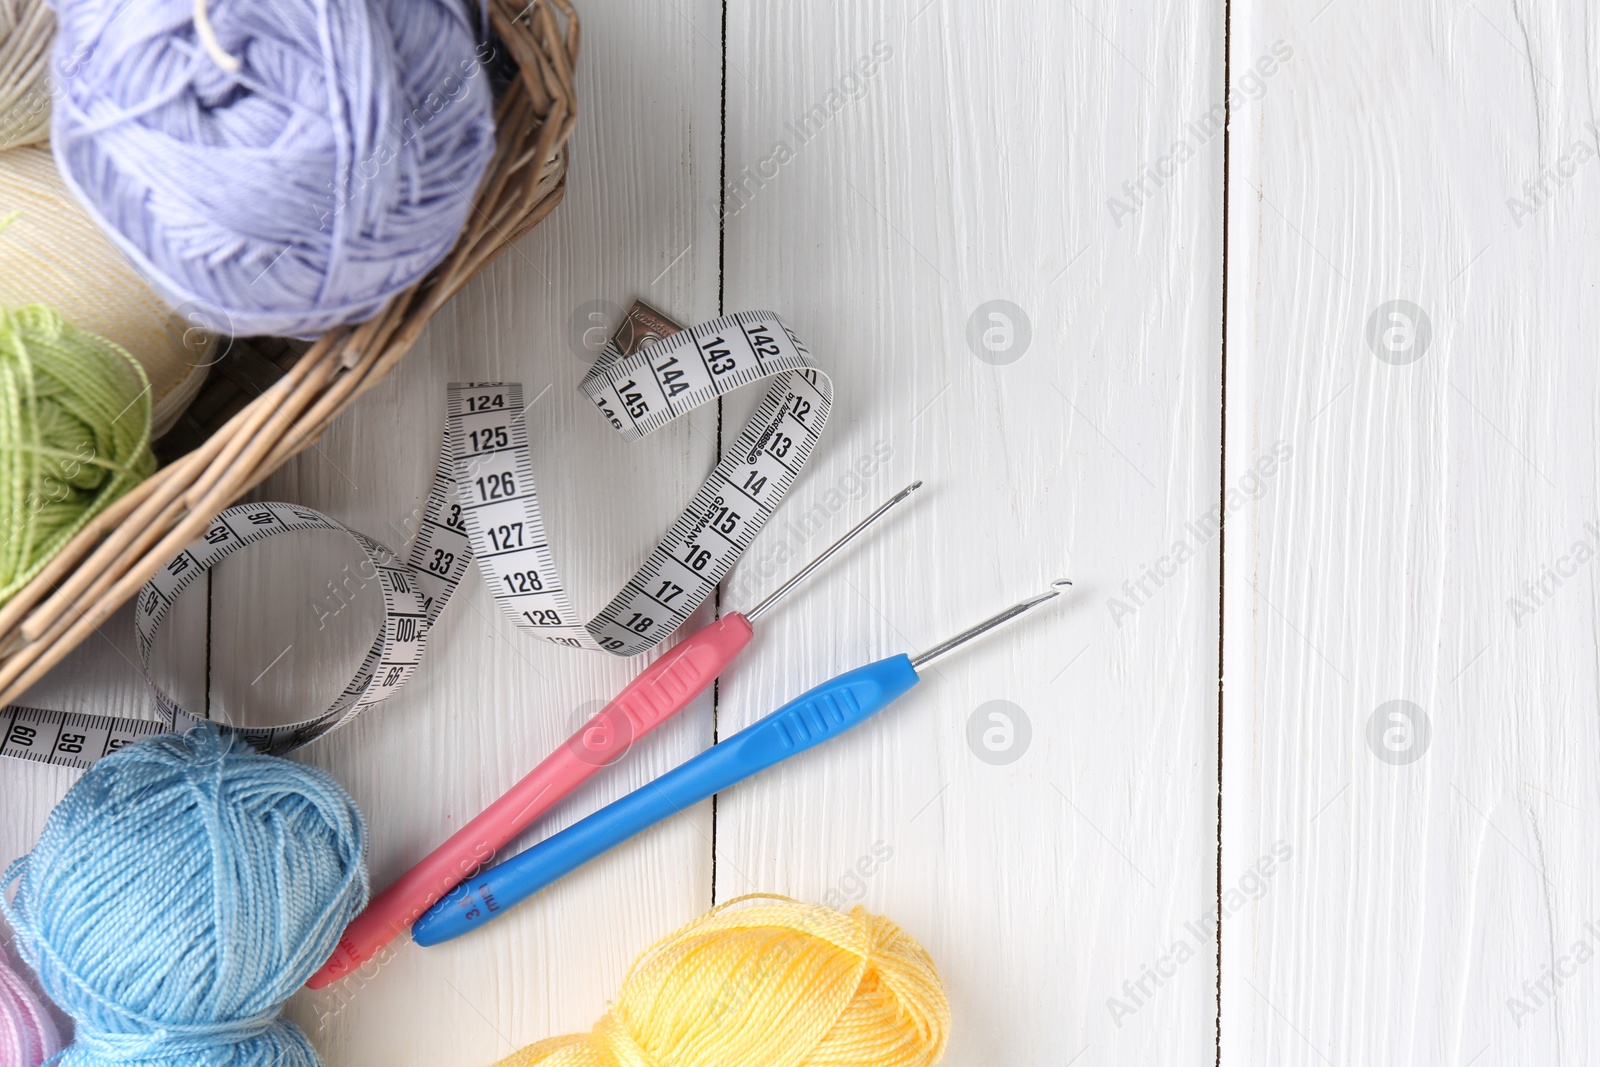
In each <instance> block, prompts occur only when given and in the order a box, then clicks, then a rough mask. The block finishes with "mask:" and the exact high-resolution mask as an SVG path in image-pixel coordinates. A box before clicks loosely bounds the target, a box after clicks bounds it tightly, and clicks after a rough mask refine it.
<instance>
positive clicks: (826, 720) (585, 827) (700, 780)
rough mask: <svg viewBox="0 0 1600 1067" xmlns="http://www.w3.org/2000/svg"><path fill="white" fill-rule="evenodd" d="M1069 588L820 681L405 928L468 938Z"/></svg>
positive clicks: (847, 724)
mask: <svg viewBox="0 0 1600 1067" xmlns="http://www.w3.org/2000/svg"><path fill="white" fill-rule="evenodd" d="M1071 584H1072V583H1071V582H1068V581H1066V580H1065V579H1063V580H1060V581H1057V582H1053V583H1051V586H1050V588H1049V589H1048V590H1046V591H1045V592H1043V593H1040V594H1039V595H1038V596H1034V597H1029V598H1028V599H1027V600H1024V601H1022V602H1021V603H1018V604H1013V605H1012V606H1011V607H1009V608H1007V609H1006V610H1004V611H1002V612H1000V613H999V614H997V615H993V616H990V617H989V618H987V619H985V620H983V621H982V622H980V623H978V624H977V625H976V626H973V627H970V628H969V629H966V630H963V631H962V632H961V633H959V634H957V635H955V636H954V637H952V638H950V639H949V640H947V641H943V642H941V643H939V644H937V645H935V646H934V647H932V648H930V649H929V650H928V651H926V652H923V653H921V654H920V655H918V656H916V657H911V656H906V655H899V656H890V657H889V658H888V659H884V660H879V661H878V662H876V663H869V664H867V665H866V666H865V667H857V668H856V669H855V670H853V671H847V672H845V673H844V674H841V675H839V676H838V677H836V678H832V679H829V680H828V681H826V682H823V683H822V684H821V685H819V686H817V687H816V688H815V689H812V690H810V691H809V692H807V693H805V694H804V695H802V696H799V697H797V698H795V699H794V700H791V701H790V702H789V703H787V704H785V705H784V706H783V707H781V708H779V709H778V710H777V711H775V712H773V713H772V714H771V715H768V716H767V717H766V718H764V719H761V720H759V721H757V722H756V723H754V724H752V725H750V726H748V727H746V728H745V729H743V730H740V731H739V732H738V733H736V734H734V735H733V736H732V737H730V738H728V739H727V740H726V741H723V742H721V743H719V744H716V745H713V746H712V747H711V748H709V749H707V750H706V751H705V752H702V753H700V755H698V756H695V757H694V758H693V759H691V760H689V761H688V762H686V763H684V764H682V765H681V766H679V767H677V768H675V769H674V770H670V771H668V772H667V773H666V774H663V775H662V776H661V777H659V778H657V779H656V780H655V781H653V782H650V783H649V784H647V785H644V786H641V787H640V788H638V789H636V790H634V791H633V792H632V793H629V794H628V795H627V796H625V797H623V798H622V799H620V800H618V801H616V802H614V803H612V804H609V805H607V806H606V807H604V808H601V809H600V810H599V811H597V812H595V813H594V814H593V815H590V816H589V817H588V818H586V819H583V820H581V821H579V822H577V823H574V824H573V825H571V826H569V827H567V828H566V829H565V830H562V831H561V832H560V833H558V834H554V835H552V836H551V837H548V838H546V839H545V840H543V841H541V842H539V843H538V844H537V845H534V846H533V847H532V848H530V849H528V850H527V851H526V852H523V853H521V854H519V855H517V856H514V857H512V858H511V859H509V860H507V861H506V862H504V863H502V864H500V865H499V866H497V867H491V868H489V869H488V870H487V871H484V872H483V873H482V874H480V875H478V876H477V877H475V878H470V879H468V880H467V881H465V882H462V883H461V885H460V886H459V887H457V888H456V890H455V891H454V892H452V893H451V894H450V895H449V896H447V897H445V898H444V899H443V900H441V901H439V902H438V903H437V904H435V905H434V906H433V907H431V908H429V909H428V910H427V911H426V912H425V913H423V915H422V917H421V918H420V919H418V920H417V922H416V924H415V925H414V926H413V927H412V928H411V936H412V938H414V939H415V940H416V942H417V944H419V945H437V944H440V943H442V942H445V941H450V940H452V939H454V938H457V937H460V936H461V935H462V934H465V933H467V932H469V931H471V930H475V929H477V928H478V927H480V926H483V925H485V924H487V923H488V922H490V921H491V920H493V919H495V918H498V917H499V916H500V915H501V914H503V913H504V912H505V911H506V910H508V909H509V908H510V907H511V906H512V905H513V904H516V903H518V902H520V901H522V900H526V899H527V898H528V897H530V896H532V895H533V894H535V893H537V892H538V891H539V890H541V889H543V888H544V887H545V886H547V885H549V884H550V883H551V882H554V881H555V880H556V879H558V878H560V877H562V876H563V875H565V874H568V873H570V872H572V871H574V870H576V869H577V868H579V867H581V866H583V865H584V864H585V863H588V862H589V861H590V860H592V859H594V858H595V857H596V856H599V855H600V854H601V853H603V852H605V851H607V850H608V849H611V848H613V847H615V846H617V845H620V844H621V843H622V842H624V841H626V840H628V838H630V837H632V836H634V835H635V834H637V833H639V832H640V831H642V830H645V829H647V828H649V827H651V826H654V825H655V824H656V823H658V822H661V821H662V820H663V819H666V818H669V817H670V816H673V815H676V814H677V813H679V812H681V811H683V810H684V809H685V808H688V807H690V806H691V805H694V804H697V803H699V802H700V801H702V800H705V799H707V798H708V797H710V796H712V795H714V794H716V793H719V792H721V791H722V790H724V789H726V788H728V787H729V786H731V785H733V784H734V783H736V782H740V781H743V780H744V779H746V778H748V777H750V776H751V775H753V774H756V773H757V772H759V771H764V770H766V769H767V768H768V767H770V766H772V765H773V764H774V763H777V762H779V761H780V760H785V759H788V758H789V757H790V756H794V755H797V754H799V753H801V752H804V751H805V750H806V749H808V748H812V747H814V746H816V745H819V744H821V743H822V742H824V741H826V740H828V739H829V738H832V737H837V736H839V735H840V734H842V733H844V732H845V731H846V730H848V729H850V728H851V727H852V726H856V725H858V724H860V723H862V722H865V721H866V720H867V719H868V718H870V717H872V716H873V715H874V714H876V713H877V712H879V711H882V710H883V709H884V708H886V707H888V706H889V705H890V704H891V703H893V702H894V700H895V699H896V698H897V697H899V696H901V695H902V694H904V693H905V692H906V691H907V690H909V689H910V688H911V687H912V686H914V685H916V684H917V682H918V681H920V680H921V679H920V677H919V676H918V674H917V671H918V669H919V668H922V667H926V666H927V665H928V664H930V663H932V662H933V661H934V660H936V659H939V658H940V657H942V656H945V655H947V654H949V653H950V652H953V651H955V650H956V649H957V648H959V647H961V646H962V645H964V644H966V643H967V642H969V641H971V640H973V639H974V638H977V637H980V636H982V635H983V634H986V633H988V632H990V631H991V630H994V629H995V628H997V627H999V626H1002V625H1004V624H1005V623H1008V622H1011V621H1012V620H1013V619H1017V618H1020V617H1021V616H1023V615H1026V614H1027V613H1028V612H1030V611H1033V610H1034V609H1035V608H1037V607H1039V606H1041V605H1043V604H1046V603H1048V602H1049V601H1051V600H1053V599H1055V598H1056V597H1057V596H1059V595H1061V593H1062V592H1063V591H1065V589H1066V587H1067V586H1069V585H1071Z"/></svg>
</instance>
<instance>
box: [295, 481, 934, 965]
mask: <svg viewBox="0 0 1600 1067" xmlns="http://www.w3.org/2000/svg"><path fill="white" fill-rule="evenodd" d="M921 485H922V483H921V482H912V483H911V484H910V485H908V486H906V487H905V488H904V489H902V490H900V491H899V492H898V493H896V494H895V495H894V496H892V497H890V498H889V499H888V500H887V501H885V502H884V503H883V504H881V505H879V506H878V508H877V509H876V510H874V511H873V512H872V514H870V515H868V516H867V517H866V518H864V519H862V520H861V521H860V522H858V523H856V524H855V525H854V526H852V527H851V528H850V529H849V530H847V531H846V532H845V534H844V536H842V537H840V538H839V539H838V540H837V541H835V542H834V543H833V544H831V545H829V546H828V547H827V548H825V549H823V550H822V552H821V553H820V554H819V555H818V556H817V557H816V558H815V559H813V560H812V561H811V562H810V563H808V564H806V565H805V566H804V567H802V568H801V569H800V572H799V573H798V574H796V575H794V577H792V578H790V579H789V580H788V581H786V582H784V583H783V584H782V585H781V586H779V587H778V589H777V590H776V591H775V592H773V593H772V595H770V596H768V597H767V598H766V599H765V600H763V601H762V602H761V603H759V604H757V605H756V606H755V607H754V608H753V609H751V611H750V612H749V614H747V615H741V614H739V613H738V612H733V613H732V614H729V615H724V616H723V617H722V618H720V619H717V620H716V621H715V622H713V623H711V624H710V625H708V626H705V627H703V628H702V629H700V630H698V631H697V632H695V633H693V634H691V635H689V636H688V637H686V638H684V639H683V640H682V641H680V642H678V643H677V644H676V645H674V646H672V648H670V649H668V650H667V652H666V654H665V655H663V656H662V657H661V658H660V659H658V660H656V661H655V662H654V663H652V664H650V666H648V667H646V668H645V669H644V671H643V672H642V673H641V674H640V675H639V676H638V677H637V678H635V679H634V680H633V681H632V682H630V683H629V684H628V686H627V688H625V689H623V691H622V692H620V693H618V694H617V696H616V698H615V699H613V700H612V701H611V703H609V704H607V705H606V706H605V707H604V708H602V709H601V710H600V712H599V713H598V714H597V715H595V716H594V718H592V719H590V720H589V721H588V722H587V723H585V724H584V725H583V726H582V727H581V728H580V729H579V730H578V732H577V733H575V734H573V735H572V736H571V737H570V738H568V739H567V742H566V743H565V744H563V745H562V746H561V747H560V748H558V749H557V750H556V751H554V752H552V753H551V754H550V755H549V756H548V757H547V758H546V759H545V760H544V762H542V763H540V764H539V766H537V767H535V768H534V769H533V770H532V771H530V772H529V773H528V774H527V776H526V777H524V778H523V779H522V780H521V781H519V782H518V783H517V784H516V785H514V786H512V787H511V789H510V790H508V791H507V792H506V793H505V795H504V796H502V797H501V798H500V799H499V800H496V801H495V802H494V803H493V804H491V805H490V806H489V807H488V808H486V809H485V810H484V812H483V813H482V814H481V815H479V816H478V817H477V818H475V819H473V820H472V821H471V822H469V823H467V825H465V826H463V827H462V828H461V829H460V830H458V831H456V833H455V834H454V835H453V836H452V837H451V838H450V839H449V840H448V841H446V842H445V843H444V844H442V845H440V846H439V847H438V848H436V849H434V850H433V851H432V852H431V853H429V854H428V856H427V857H426V858H425V859H423V860H422V861H421V862H420V863H418V864H417V865H416V866H415V867H413V868H411V870H409V871H407V872H406V873H405V874H403V875H401V876H400V878H399V880H397V881H396V882H395V883H394V884H393V885H391V886H390V887H389V888H388V889H385V890H384V891H383V892H382V893H380V894H378V896H376V897H374V898H373V900H372V903H371V904H368V905H367V908H366V910H365V911H363V912H362V913H361V914H360V915H358V916H357V917H356V919H355V921H354V922H352V923H351V924H350V925H349V926H348V927H346V928H345V932H344V936H343V937H341V938H340V939H339V945H338V947H337V948H336V949H335V950H334V953H333V955H332V957H330V958H329V960H328V962H327V963H325V964H324V965H323V966H322V968H321V969H320V970H319V971H317V973H316V974H314V975H313V976H312V977H311V981H309V982H308V983H306V984H307V985H309V986H310V987H311V988H312V989H320V988H322V987H323V986H325V985H327V984H328V983H329V982H332V981H335V980H337V979H339V978H342V977H343V976H345V975H346V974H349V973H350V972H351V971H352V970H354V969H355V968H356V967H359V966H360V965H361V964H363V963H365V962H366V961H367V960H370V959H372V958H373V957H374V956H375V955H377V954H378V952H379V951H381V950H382V949H383V947H384V946H385V945H387V944H388V943H389V942H390V941H393V940H394V939H395V938H396V937H399V936H401V935H403V934H404V933H405V932H406V929H407V928H408V927H409V926H410V925H411V924H412V923H413V922H415V921H416V919H417V916H419V915H421V914H422V913H423V912H424V911H425V910H426V909H427V908H428V907H429V906H431V905H432V904H434V903H435V902H436V901H438V900H439V898H440V897H442V896H444V894H446V893H448V892H449V891H450V890H452V889H454V888H455V887H456V886H457V885H458V884H460V882H461V880H462V879H464V878H468V877H470V876H471V875H472V874H473V873H474V872H475V871H477V869H478V868H479V867H481V866H483V865H484V864H485V863H487V862H488V861H489V859H490V858H491V857H492V856H493V855H494V854H495V853H496V852H498V851H499V850H500V849H502V848H504V847H505V846H506V845H507V844H509V843H510V842H511V840H512V839H513V838H515V837H516V835H517V834H519V833H521V832H522V831H523V830H525V829H527V828H528V827H529V826H530V825H532V824H533V822H534V821H535V820H536V819H538V818H539V816H541V815H543V814H544V813H545V812H546V811H548V810H550V808H551V807H553V806H554V805H555V804H556V803H557V802H558V801H559V800H561V798H562V797H564V796H566V795H567V794H568V793H570V792H571V791H572V790H573V789H575V788H577V787H578V786H579V785H580V784H582V783H583V782H584V781H585V780H587V779H588V778H589V777H590V776H591V775H593V774H594V773H595V772H596V771H598V770H599V769H600V768H601V767H604V766H605V765H606V764H608V763H611V762H612V761H614V760H616V759H617V758H619V757H620V756H621V755H622V754H623V753H624V752H626V751H627V750H628V748H629V747H630V746H631V745H632V744H633V742H635V741H637V740H638V739H639V738H640V737H643V736H644V735H645V734H646V733H648V732H650V731H651V730H653V729H655V728H656V727H657V726H659V725H660V724H661V723H663V722H665V721H666V720H667V719H668V718H670V717H671V716H673V715H674V714H676V713H677V712H678V711H680V710H682V709H683V708H685V707H687V706H688V705H689V704H690V703H692V702H693V701H694V699H695V697H697V696H699V695H700V694H701V693H702V692H704V691H705V690H706V688H707V687H708V686H710V685H711V683H712V682H713V681H714V680H715V679H716V677H717V675H719V674H721V673H722V671H723V669H724V668H726V667H727V666H728V664H729V663H731V662H733V660H734V658H735V657H737V656H738V655H739V653H740V652H742V651H744V649H745V646H746V645H748V644H749V643H750V639H751V638H752V637H754V636H755V631H754V630H753V629H752V628H751V625H750V624H751V623H753V622H754V621H755V620H756V619H757V618H758V617H760V616H761V615H763V614H765V613H766V612H767V611H769V610H771V608H772V607H773V605H774V604H776V603H778V601H779V600H781V599H782V598H783V597H784V596H785V595H787V594H788V593H790V592H791V591H793V590H794V589H795V588H796V587H797V586H798V585H799V584H800V583H801V582H802V581H804V580H805V579H806V578H808V577H810V576H811V575H812V574H815V573H816V571H817V568H819V567H821V566H822V564H824V563H825V562H827V561H828V560H829V559H831V558H832V557H833V556H835V555H837V554H838V553H839V552H840V551H841V550H842V549H843V548H844V547H845V546H846V545H848V544H849V543H850V542H851V541H854V540H855V539H856V538H857V537H859V536H860V535H861V534H862V533H863V532H864V531H865V530H867V529H868V528H869V527H871V526H873V525H874V524H876V523H877V522H878V521H879V520H881V519H882V518H883V517H884V516H885V515H887V514H888V513H889V512H890V511H891V510H893V509H894V508H895V507H897V506H898V505H899V504H901V503H903V502H904V501H905V500H907V499H909V498H910V496H911V495H912V494H913V493H915V492H916V491H917V489H918V488H920V487H921Z"/></svg>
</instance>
